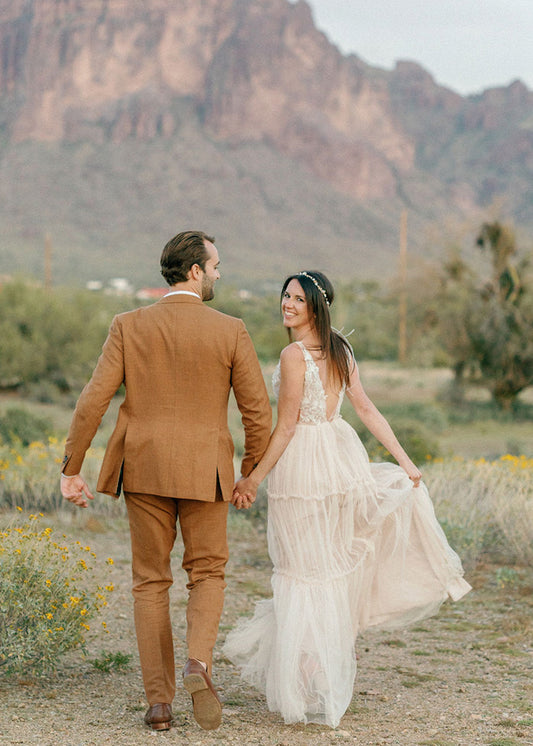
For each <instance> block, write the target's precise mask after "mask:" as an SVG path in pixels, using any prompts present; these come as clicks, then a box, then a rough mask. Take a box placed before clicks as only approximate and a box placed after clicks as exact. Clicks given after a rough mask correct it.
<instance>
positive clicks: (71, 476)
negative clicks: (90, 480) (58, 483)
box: [61, 472, 80, 479]
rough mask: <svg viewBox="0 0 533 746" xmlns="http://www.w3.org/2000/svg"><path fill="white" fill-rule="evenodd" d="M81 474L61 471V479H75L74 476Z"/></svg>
mask: <svg viewBox="0 0 533 746" xmlns="http://www.w3.org/2000/svg"><path fill="white" fill-rule="evenodd" d="M79 476H80V475H79V474H63V472H61V479H74V477H79Z"/></svg>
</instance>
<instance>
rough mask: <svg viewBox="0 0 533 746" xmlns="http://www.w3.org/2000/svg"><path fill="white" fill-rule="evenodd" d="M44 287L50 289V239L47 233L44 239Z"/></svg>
mask: <svg viewBox="0 0 533 746" xmlns="http://www.w3.org/2000/svg"><path fill="white" fill-rule="evenodd" d="M44 286H45V288H51V287H52V239H51V238H50V234H49V233H47V234H46V236H45V237H44Z"/></svg>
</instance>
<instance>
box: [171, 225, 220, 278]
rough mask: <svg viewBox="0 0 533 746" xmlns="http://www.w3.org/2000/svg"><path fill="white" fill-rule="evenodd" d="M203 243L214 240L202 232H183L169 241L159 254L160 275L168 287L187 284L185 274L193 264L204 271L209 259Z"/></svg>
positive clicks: (213, 241)
mask: <svg viewBox="0 0 533 746" xmlns="http://www.w3.org/2000/svg"><path fill="white" fill-rule="evenodd" d="M205 241H209V243H213V244H214V243H215V239H214V238H213V237H212V236H208V235H207V234H206V233H203V231H184V232H183V233H178V235H177V236H174V238H171V239H170V241H169V242H168V243H167V245H166V246H165V248H164V249H163V253H162V254H161V274H162V275H163V277H164V278H165V280H166V281H167V283H168V284H169V285H171V286H172V285H175V284H176V283H177V282H187V274H188V272H189V270H190V268H191V267H192V266H193V265H194V264H198V266H199V267H200V268H201V269H202V270H204V271H205V263H206V261H207V260H208V258H209V254H208V253H207V249H206V247H205Z"/></svg>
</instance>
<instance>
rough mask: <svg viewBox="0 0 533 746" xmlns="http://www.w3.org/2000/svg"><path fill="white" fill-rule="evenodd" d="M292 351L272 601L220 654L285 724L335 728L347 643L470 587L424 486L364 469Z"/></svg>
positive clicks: (271, 540) (349, 678)
mask: <svg viewBox="0 0 533 746" xmlns="http://www.w3.org/2000/svg"><path fill="white" fill-rule="evenodd" d="M299 344H300V347H301V349H302V352H303V355H304V358H305V362H306V373H305V383H304V393H303V398H302V403H301V407H300V415H299V421H298V424H297V426H296V432H295V434H294V436H293V438H292V440H291V441H290V443H289V445H288V447H287V449H286V450H285V452H284V453H283V455H282V456H281V458H280V459H279V461H278V463H277V464H276V466H275V467H274V468H273V469H272V471H271V472H270V474H269V477H268V550H269V554H270V557H271V560H272V563H273V575H272V589H273V598H271V599H268V600H262V601H259V602H258V603H257V604H256V607H255V613H254V615H253V617H252V618H250V619H241V620H240V621H239V623H238V624H237V626H236V628H235V629H234V630H232V631H231V632H230V633H229V634H228V636H227V638H226V642H225V645H224V648H223V652H224V654H225V655H226V657H227V658H229V659H230V660H231V661H232V662H233V663H235V665H237V666H238V667H239V668H240V669H241V675H242V677H243V678H244V679H245V680H246V681H247V682H249V683H250V684H252V685H253V686H255V687H257V688H258V689H259V690H260V691H262V692H263V693H264V694H265V695H266V699H267V704H268V708H269V709H270V710H271V711H277V712H279V713H281V715H282V717H283V719H284V720H285V722H286V723H295V722H304V723H309V722H312V723H322V724H327V725H329V726H331V727H336V726H337V725H338V723H339V721H340V719H341V717H342V716H343V714H344V713H345V711H346V709H347V707H348V705H349V704H350V701H351V698H352V693H353V684H354V679H355V673H356V657H355V641H356V637H357V634H358V633H359V632H361V631H362V630H364V629H366V628H368V627H377V626H380V627H402V626H406V625H408V624H410V623H412V622H416V621H417V620H420V619H422V618H424V617H427V616H430V615H431V614H434V613H435V612H436V611H437V610H438V608H439V607H440V605H441V604H442V602H443V601H444V600H445V599H447V598H451V599H453V600H458V599H459V598H461V596H463V595H464V594H465V593H467V592H468V591H469V590H470V586H469V584H468V583H467V582H466V581H465V580H464V579H463V570H462V567H461V562H460V560H459V557H458V556H457V554H456V553H455V552H454V551H453V550H452V549H451V548H450V546H449V545H448V542H447V541H446V537H445V535H444V533H443V531H442V529H441V527H440V525H439V523H438V522H437V519H436V517H435V513H434V510H433V505H432V502H431V500H430V497H429V495H428V492H427V490H426V487H425V486H424V485H423V484H421V485H420V486H419V487H418V488H416V489H415V488H414V487H413V485H412V482H411V481H410V480H409V478H408V477H407V475H406V473H405V472H404V471H403V469H401V468H400V467H399V466H396V465H394V464H390V463H376V464H374V463H372V464H371V463H369V460H368V456H367V453H366V451H365V449H364V447H363V445H362V443H361V441H360V439H359V437H358V435H357V433H356V432H355V430H353V428H352V427H350V425H348V423H347V422H345V421H344V420H343V419H342V417H341V416H340V414H339V410H340V406H341V401H342V396H341V397H339V403H338V405H337V410H336V412H335V414H334V416H333V417H331V418H330V419H329V420H328V419H327V417H326V395H325V392H324V389H323V386H322V382H321V379H320V375H319V371H318V367H317V365H316V363H315V362H314V360H313V358H312V356H311V354H310V353H309V351H308V350H307V349H306V348H305V347H304V346H303V344H301V343H299ZM273 387H274V391H275V392H276V394H277V392H278V391H279V366H278V368H277V369H276V371H275V373H274V376H273Z"/></svg>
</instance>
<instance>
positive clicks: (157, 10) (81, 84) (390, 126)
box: [0, 0, 414, 199]
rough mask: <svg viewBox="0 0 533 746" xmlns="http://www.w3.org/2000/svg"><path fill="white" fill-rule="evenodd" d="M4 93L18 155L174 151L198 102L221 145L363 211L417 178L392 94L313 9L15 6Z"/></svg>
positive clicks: (5, 21)
mask: <svg viewBox="0 0 533 746" xmlns="http://www.w3.org/2000/svg"><path fill="white" fill-rule="evenodd" d="M0 34H1V37H0V43H1V44H2V47H3V48H4V49H5V53H4V55H3V59H2V69H1V77H0V92H1V94H2V96H6V95H7V96H9V97H10V99H11V101H12V107H11V112H10V116H9V121H8V123H7V124H8V128H9V133H10V137H11V138H12V140H13V141H15V142H17V141H18V142H20V141H23V140H27V139H33V140H40V141H67V142H75V141H79V140H84V139H89V140H94V141H96V142H100V141H103V140H106V139H111V140H112V141H115V142H120V141H122V140H124V139H125V138H128V137H136V138H139V139H142V140H146V139H150V138H154V137H158V136H163V137H171V136H172V135H173V134H174V133H175V131H176V122H175V120H174V116H173V113H172V101H173V100H174V99H176V98H181V97H190V98H192V99H193V100H194V101H195V102H196V104H197V106H198V107H199V109H200V110H201V111H202V112H203V117H204V121H205V126H206V128H207V129H208V130H209V131H210V132H211V133H212V134H213V135H214V136H215V137H217V138H220V139H223V140H227V141H232V142H242V141H262V140H265V141H268V142H269V143H271V144H272V145H273V146H274V147H276V148H277V149H279V150H280V151H281V152H283V153H286V154H287V155H289V156H291V157H294V158H296V159H298V160H300V161H303V162H304V163H306V164H307V165H308V166H309V167H310V169H311V170H312V171H313V172H314V173H316V174H317V175H318V176H320V177H321V178H323V179H325V180H327V181H329V182H331V183H333V184H335V185H337V186H338V187H340V188H341V189H342V190H343V191H345V192H347V193H349V194H351V195H353V196H354V197H356V198H359V199H360V198H363V199H366V198H373V197H381V196H387V195H390V194H392V193H393V192H394V190H395V188H396V176H395V172H396V171H397V170H399V171H406V170H409V169H410V168H411V167H412V165H413V157H414V143H413V142H412V140H411V139H410V138H408V137H407V136H406V135H405V134H404V133H403V132H402V128H401V126H400V125H399V123H398V122H396V121H395V119H394V116H393V113H392V111H391V105H390V96H389V93H388V89H387V81H386V79H385V78H384V77H379V76H374V77H372V76H370V75H369V74H368V72H367V70H366V67H365V66H364V65H362V64H361V63H359V62H358V61H357V59H356V58H355V57H350V58H345V57H342V56H341V55H340V53H339V52H338V51H337V49H336V48H335V47H333V46H332V45H331V44H330V43H329V42H328V40H327V39H326V37H325V36H324V35H323V34H322V33H320V32H319V31H317V30H316V29H315V27H314V25H313V20H312V17H311V12H310V9H309V7H308V6H307V4H306V3H304V2H297V3H296V4H295V5H292V4H290V3H288V2H287V0H255V1H253V2H250V1H249V0H245V1H244V2H243V1H242V0H201V1H200V2H199V1H198V0H151V1H150V2H149V3H145V2H125V1H124V0H96V1H95V2H90V3H87V2H83V0H14V2H12V3H9V5H7V6H6V8H3V9H2V24H1V26H0Z"/></svg>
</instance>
